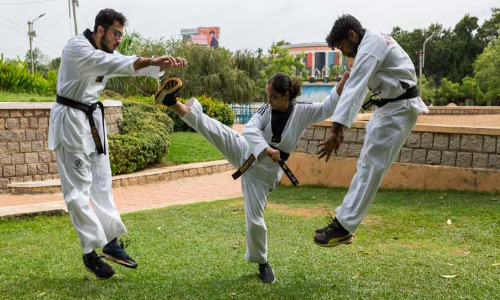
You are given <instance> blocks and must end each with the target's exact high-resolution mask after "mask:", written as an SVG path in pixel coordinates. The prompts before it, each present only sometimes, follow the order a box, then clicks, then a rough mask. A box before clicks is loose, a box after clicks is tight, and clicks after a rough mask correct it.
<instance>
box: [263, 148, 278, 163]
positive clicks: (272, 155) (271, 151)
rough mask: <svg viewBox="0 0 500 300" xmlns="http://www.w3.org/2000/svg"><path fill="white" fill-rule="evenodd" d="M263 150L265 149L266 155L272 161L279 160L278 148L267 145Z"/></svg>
mask: <svg viewBox="0 0 500 300" xmlns="http://www.w3.org/2000/svg"><path fill="white" fill-rule="evenodd" d="M265 151H266V154H267V156H269V158H271V159H272V160H273V161H274V162H277V161H280V160H281V156H280V151H279V150H277V149H273V148H271V147H267V148H266V150H265Z"/></svg>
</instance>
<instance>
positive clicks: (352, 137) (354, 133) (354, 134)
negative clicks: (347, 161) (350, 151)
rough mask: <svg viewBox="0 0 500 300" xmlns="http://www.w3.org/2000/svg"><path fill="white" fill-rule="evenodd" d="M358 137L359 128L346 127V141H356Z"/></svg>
mask: <svg viewBox="0 0 500 300" xmlns="http://www.w3.org/2000/svg"><path fill="white" fill-rule="evenodd" d="M357 138H358V130H357V129H353V128H346V129H345V136H344V143H355V142H356V140H357Z"/></svg>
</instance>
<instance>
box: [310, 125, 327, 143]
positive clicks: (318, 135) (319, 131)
mask: <svg viewBox="0 0 500 300" xmlns="http://www.w3.org/2000/svg"><path fill="white" fill-rule="evenodd" d="M325 133H326V129H325V127H316V128H315V129H314V136H313V139H315V140H317V141H324V140H325Z"/></svg>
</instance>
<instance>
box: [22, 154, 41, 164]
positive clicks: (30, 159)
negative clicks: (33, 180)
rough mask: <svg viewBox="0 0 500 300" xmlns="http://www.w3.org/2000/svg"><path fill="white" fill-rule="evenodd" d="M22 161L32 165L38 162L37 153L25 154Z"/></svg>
mask: <svg viewBox="0 0 500 300" xmlns="http://www.w3.org/2000/svg"><path fill="white" fill-rule="evenodd" d="M24 161H25V162H26V163H27V164H33V163H37V162H38V153H36V152H35V153H26V154H25V155H24Z"/></svg>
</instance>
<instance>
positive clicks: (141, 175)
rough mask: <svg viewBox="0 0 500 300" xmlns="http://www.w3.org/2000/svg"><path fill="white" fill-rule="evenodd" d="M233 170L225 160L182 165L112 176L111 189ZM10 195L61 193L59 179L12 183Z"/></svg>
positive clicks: (9, 186)
mask: <svg viewBox="0 0 500 300" xmlns="http://www.w3.org/2000/svg"><path fill="white" fill-rule="evenodd" d="M232 169H234V168H233V166H231V164H229V162H228V161H227V160H225V159H224V160H217V161H210V162H202V163H193V164H184V165H177V166H171V167H163V168H155V169H148V170H144V171H139V172H134V173H132V174H123V175H117V176H113V187H120V186H130V185H143V184H147V183H151V182H155V181H170V180H176V179H179V178H185V177H194V176H199V175H207V174H216V173H221V172H225V171H229V170H232ZM8 188H9V190H10V192H11V193H12V194H16V195H20V194H52V193H60V192H61V181H60V180H59V179H53V180H45V181H31V182H12V183H10V184H9V185H8Z"/></svg>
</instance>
